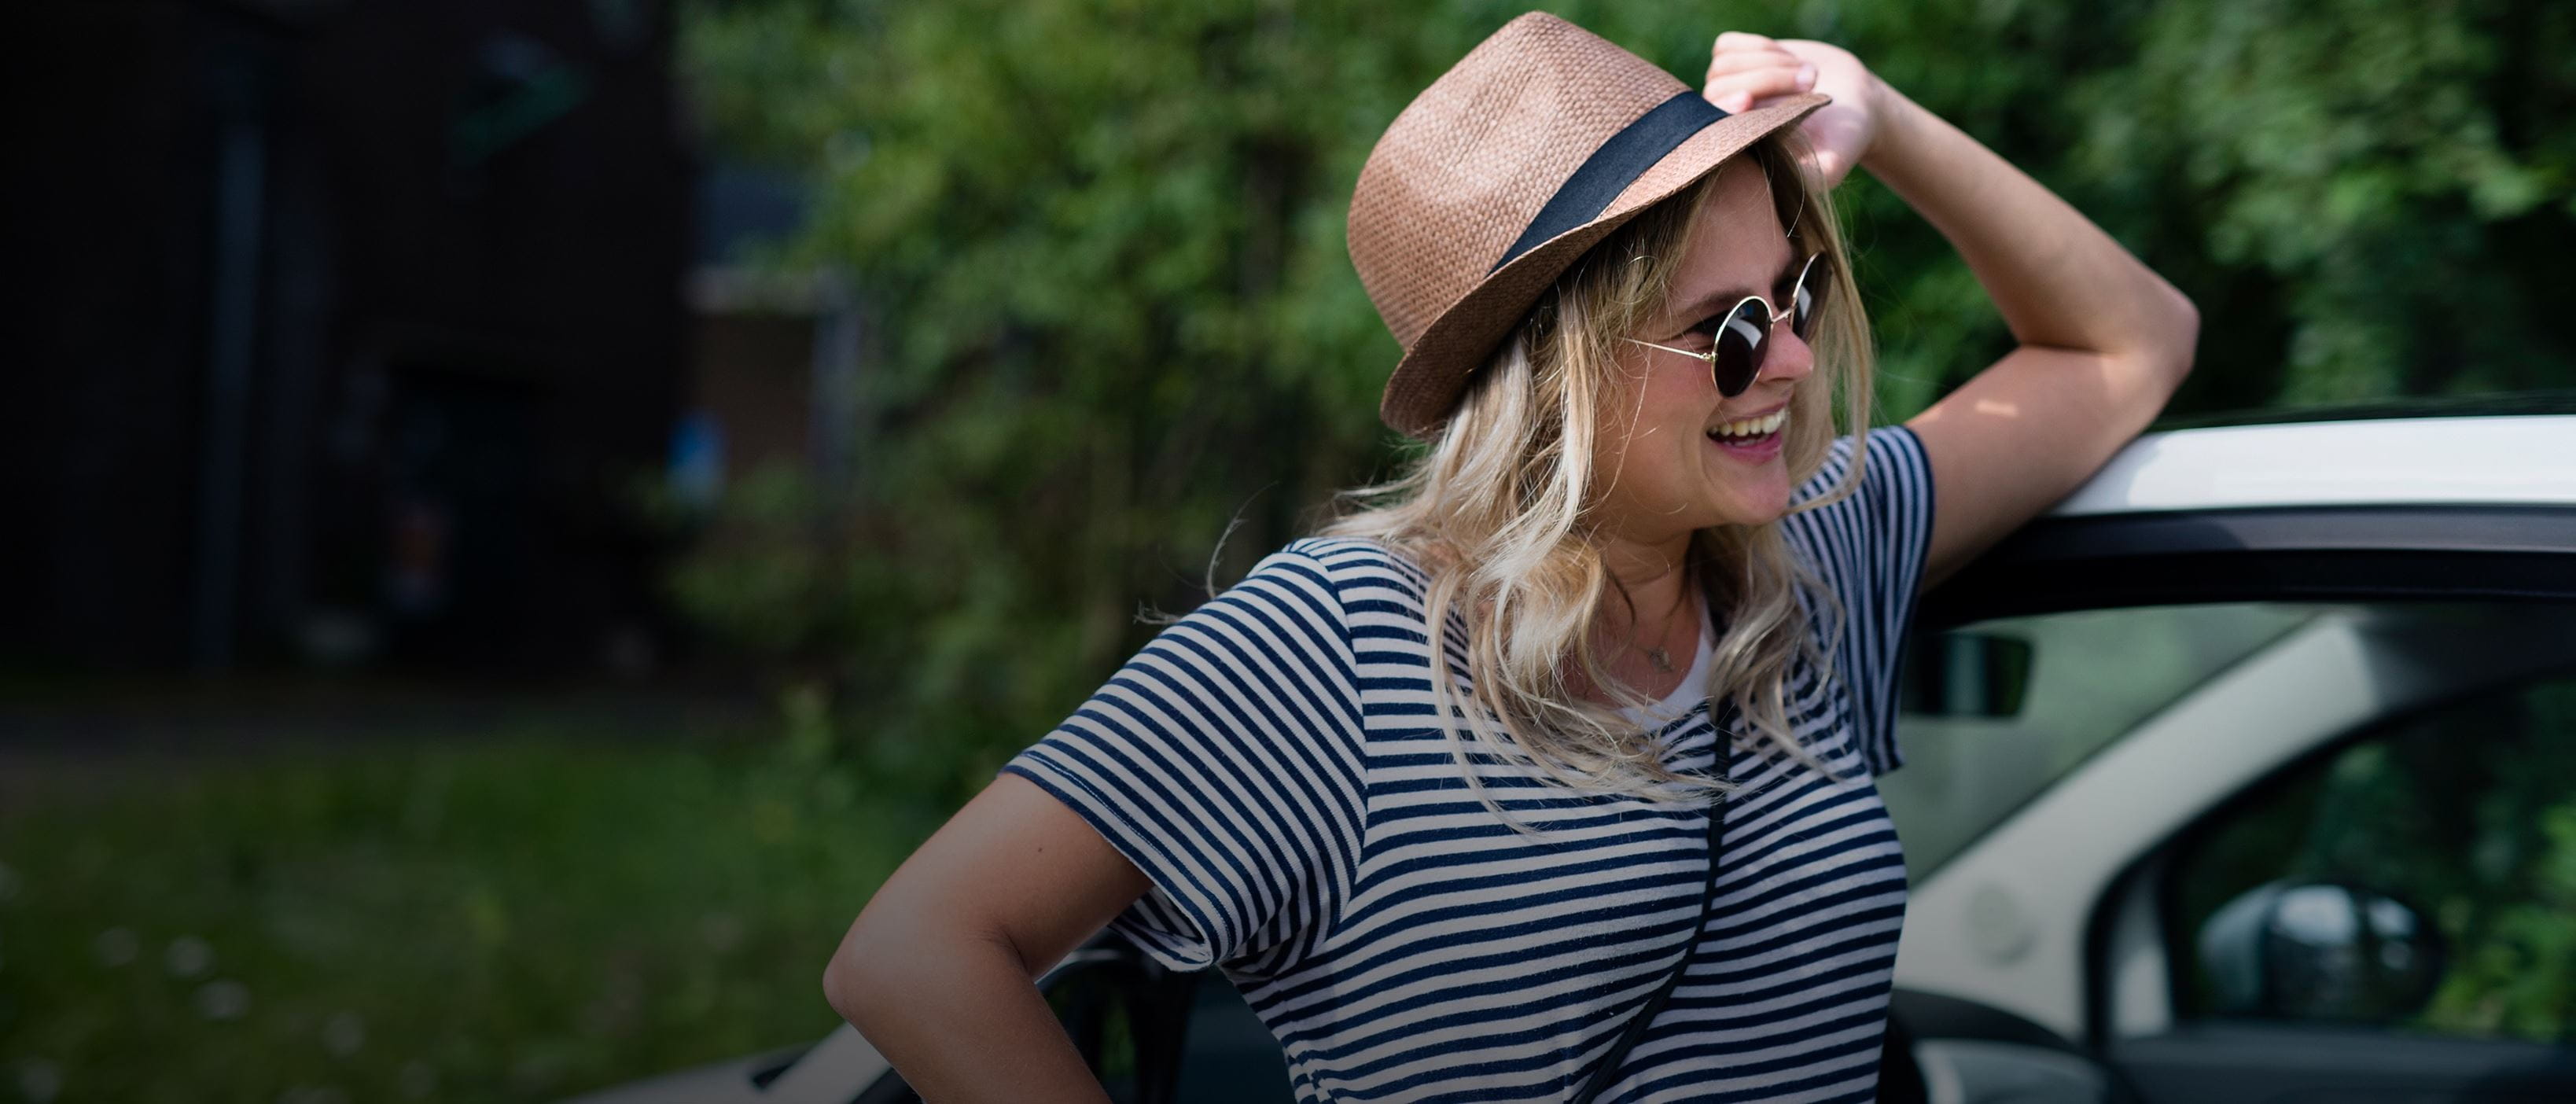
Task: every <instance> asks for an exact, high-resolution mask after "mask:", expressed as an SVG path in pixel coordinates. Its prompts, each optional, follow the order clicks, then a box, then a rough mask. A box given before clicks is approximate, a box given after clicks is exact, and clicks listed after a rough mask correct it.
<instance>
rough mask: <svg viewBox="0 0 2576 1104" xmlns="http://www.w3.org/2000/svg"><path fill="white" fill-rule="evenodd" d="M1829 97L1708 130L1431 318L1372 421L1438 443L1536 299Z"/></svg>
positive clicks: (1807, 98) (1799, 98)
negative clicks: (1615, 238)
mask: <svg viewBox="0 0 2576 1104" xmlns="http://www.w3.org/2000/svg"><path fill="white" fill-rule="evenodd" d="M1832 102H1833V97H1831V96H1827V95H1825V94H1823V93H1821V92H1807V93H1801V94H1799V95H1796V96H1791V97H1788V98H1786V99H1783V100H1781V101H1780V102H1778V103H1775V104H1770V105H1767V106H1764V107H1760V108H1756V109H1754V110H1751V111H1746V112H1742V113H1740V114H1735V115H1729V116H1727V117H1726V118H1723V119H1719V120H1718V121H1716V122H1714V123H1711V124H1709V125H1708V126H1707V127H1706V128H1704V129H1702V130H1700V131H1699V132H1698V133H1696V134H1693V135H1691V136H1690V137H1689V138H1686V139H1684V140H1683V141H1682V143H1681V144H1680V145H1678V146H1674V147H1673V149H1672V152H1670V153H1667V154H1665V155H1664V156H1663V158H1662V159H1661V160H1658V161H1656V162H1655V163H1654V164H1653V165H1652V166H1650V167H1648V168H1647V169H1646V171H1645V172H1643V173H1640V174H1638V176H1637V179H1636V180H1634V181H1631V182H1630V183H1629V184H1628V186H1627V187H1626V188H1625V189H1622V190H1621V191H1620V193H1619V195H1618V196H1617V197H1616V198H1614V199H1612V200H1611V201H1610V204H1609V206H1607V207H1604V208H1602V211H1601V214H1600V215H1598V216H1596V217H1594V218H1593V219H1592V221H1590V222H1586V223H1584V224H1582V225H1580V226H1577V227H1575V228H1573V229H1571V230H1567V231H1565V232H1564V233H1562V234H1558V235H1557V236H1555V237H1553V238H1549V239H1548V240H1546V241H1544V242H1541V243H1540V244H1538V245H1537V246H1535V247H1533V248H1531V249H1530V251H1529V252H1526V253H1523V254H1521V255H1520V256H1518V257H1515V258H1512V261H1511V263H1510V264H1507V265H1504V266H1503V267H1501V268H1499V269H1496V270H1495V271H1494V272H1492V273H1490V274H1488V275H1487V276H1486V277H1485V278H1484V280H1482V281H1481V282H1479V283H1478V284H1477V285H1476V286H1475V287H1473V288H1470V289H1468V291H1467V294H1465V295H1462V296H1459V297H1458V301H1457V302H1455V303H1451V304H1450V305H1449V306H1448V308H1447V309H1445V310H1443V311H1441V312H1440V315H1439V317H1437V318H1434V319H1432V321H1431V325H1429V326H1428V327H1425V328H1424V329H1423V331H1422V336H1421V337H1419V338H1417V339H1415V340H1414V342H1413V346H1412V347H1411V348H1409V349H1406V350H1405V352H1404V359H1403V360H1401V361H1398V362H1397V363H1396V366H1395V373H1394V374H1393V375H1391V376H1389V377H1388V378H1387V381H1386V393H1385V395H1384V396H1382V397H1381V398H1380V399H1379V400H1378V416H1379V417H1380V418H1382V419H1384V420H1385V422H1386V424H1387V425H1389V426H1391V427H1393V428H1394V429H1395V430H1396V431H1397V432H1400V433H1403V434H1404V435H1405V436H1408V437H1412V438H1415V439H1417V440H1429V439H1431V438H1433V437H1435V436H1437V435H1438V434H1439V432H1440V428H1441V427H1442V426H1443V425H1446V424H1447V423H1448V421H1449V415H1450V414H1451V412H1452V409H1453V408H1454V407H1455V406H1457V403H1458V397H1459V396H1460V395H1462V394H1464V393H1465V392H1466V389H1467V381H1468V379H1469V377H1471V376H1473V375H1474V374H1475V372H1476V371H1477V369H1479V368H1482V367H1483V366H1484V362H1485V360H1486V358H1488V357H1490V356H1491V355H1492V354H1493V351H1494V348H1495V347H1496V346H1498V345H1500V344H1502V341H1503V339H1504V338H1506V337H1509V336H1510V335H1511V332H1512V329H1513V328H1514V327H1516V326H1518V325H1520V322H1521V319H1522V318H1523V317H1524V316H1525V315H1527V314H1528V313H1529V309H1530V306H1531V305H1532V304H1534V303H1536V302H1538V297H1539V296H1540V295H1541V294H1542V293H1544V292H1545V291H1546V290H1547V289H1548V287H1549V286H1550V285H1552V284H1554V283H1555V282H1556V279H1557V277H1558V276H1561V275H1563V274H1564V272H1565V269H1566V267H1567V266H1569V265H1572V264H1573V263H1574V262H1575V260H1576V259H1577V258H1579V257H1581V256H1583V253H1584V251H1585V250H1588V249H1590V248H1592V247H1593V246H1595V245H1598V244H1600V243H1601V240H1602V239H1604V238H1607V237H1609V236H1610V234H1611V232H1613V231H1615V230H1617V229H1618V228H1619V227H1621V226H1623V225H1626V223H1627V221H1628V220H1629V219H1631V218H1634V217H1636V216H1637V215H1638V214H1639V213H1641V212H1643V211H1645V210H1646V209H1647V208H1649V207H1652V206H1654V205H1655V204H1657V203H1659V202H1662V201H1663V200H1665V199H1667V198H1670V197H1671V196H1672V195H1673V194H1674V193H1676V192H1679V191H1681V190H1682V189H1684V188H1688V187H1690V186H1691V185H1692V184H1694V183H1697V182H1698V181H1699V180H1700V179H1701V178H1702V177H1705V176H1707V175H1708V174H1709V173H1711V172H1714V171H1716V169H1717V167H1718V166H1720V165H1722V164H1725V163H1726V160H1727V159H1728V158H1730V157H1733V156H1735V155H1736V154H1738V153H1741V152H1743V151H1744V150H1745V149H1746V148H1747V147H1749V146H1751V145H1752V144H1753V143H1755V142H1757V141H1760V140H1761V139H1762V137H1763V136H1764V135H1767V134H1769V133H1771V132H1772V131H1775V130H1779V129H1780V128H1782V127H1786V126H1794V125H1796V124H1797V122H1798V121H1799V120H1801V119H1804V118H1806V117H1807V115H1808V114H1809V113H1811V112H1813V111H1815V110H1816V109H1817V108H1819V107H1823V106H1824V105H1826V104H1829V103H1832Z"/></svg>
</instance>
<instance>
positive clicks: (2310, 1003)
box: [2200, 881, 2447, 1023]
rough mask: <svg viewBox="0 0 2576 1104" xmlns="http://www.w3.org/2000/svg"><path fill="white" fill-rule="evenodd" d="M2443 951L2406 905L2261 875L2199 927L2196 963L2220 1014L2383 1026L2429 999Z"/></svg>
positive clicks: (2368, 893) (2354, 890) (2349, 889)
mask: <svg viewBox="0 0 2576 1104" xmlns="http://www.w3.org/2000/svg"><path fill="white" fill-rule="evenodd" d="M2446 958H2447V954H2446V952H2445V949H2444V947H2443V945H2442V938H2441V933H2440V932H2438V931H2436V930H2435V929H2434V927H2433V925H2432V923H2431V922H2429V921H2428V920H2426V919H2425V917H2424V915H2423V913H2422V912H2421V911H2420V910H2418V909H2416V908H2415V907H2414V906H2412V905H2409V904H2407V903H2406V902H2404V901H2401V900H2399V899H2397V898H2395V897H2392V896H2390V895H2388V894H2385V893H2381V892H2379V891H2377V890H2372V889H2365V888H2362V887H2359V886H2350V885H2342V884H2338V883H2334V882H2312V883H2307V884H2299V885H2293V884H2290V883H2287V882H2279V881H2274V882H2265V883H2264V884H2262V885H2259V886H2256V887H2254V888H2253V889H2251V890H2247V891H2246V892H2245V893H2243V894H2242V895H2239V896H2238V897H2237V898H2236V899H2235V900H2232V901H2229V902H2228V903H2227V904H2225V905H2223V906H2221V907H2220V908H2219V910H2218V911H2217V912H2215V913H2212V914H2211V915H2210V917H2209V920H2208V922H2207V923H2204V924H2202V925H2201V928H2200V964H2201V970H2202V971H2203V973H2204V975H2205V976H2206V977H2207V978H2208V979H2209V982H2210V986H2211V989H2212V990H2213V993H2214V995H2215V997H2216V1005H2217V1007H2216V1009H2215V1010H2216V1011H2218V1012H2220V1013H2222V1014H2228V1015H2242V1016H2263V1017H2277V1018H2286V1019H2296V1020H2327V1021H2348V1022H2364V1023H2385V1022H2388V1021H2391V1020H2395V1019H2398V1018H2401V1017H2404V1016H2408V1015H2411V1014H2413V1013H2415V1012H2416V1011H2418V1010H2420V1009H2422V1008H2423V1007H2424V1005H2425V1003H2426V1002H2427V1001H2430V1000H2431V999H2432V998H2433V990H2434V989H2435V987H2437V986H2439V985H2440V984H2441V981H2442V972H2443V970H2444V969H2445V967H2446V961H2445V960H2446Z"/></svg>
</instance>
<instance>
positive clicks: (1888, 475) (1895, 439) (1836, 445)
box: [1789, 425, 1931, 509]
mask: <svg viewBox="0 0 2576 1104" xmlns="http://www.w3.org/2000/svg"><path fill="white" fill-rule="evenodd" d="M1863 437H1866V438H1867V443H1866V445H1864V444H1863V441H1862V438H1863ZM1854 453H1861V454H1863V455H1862V460H1861V467H1862V470H1861V478H1860V484H1861V485H1860V487H1859V488H1858V490H1857V491H1856V492H1855V495H1854V497H1860V496H1861V495H1866V494H1871V493H1873V492H1881V491H1885V490H1887V489H1889V488H1891V487H1897V488H1902V489H1909V490H1910V489H1912V488H1914V487H1916V486H1917V485H1919V486H1921V487H1922V488H1924V489H1926V490H1928V489H1929V488H1930V485H1931V467H1930V465H1929V464H1928V463H1927V462H1926V459H1925V457H1924V453H1923V439H1922V438H1920V437H1917V436H1915V434H1914V430H1913V429H1911V428H1909V427H1907V426H1903V425H1886V426H1879V427H1877V428H1875V429H1872V430H1870V431H1869V432H1868V433H1867V434H1844V435H1843V436H1840V437H1836V438H1834V441H1833V444H1832V446H1831V447H1830V448H1828V449H1827V450H1826V452H1825V460H1824V463H1823V464H1822V465H1820V466H1818V467H1817V468H1816V471H1815V474H1813V475H1810V476H1808V477H1807V479H1806V481H1805V482H1803V483H1801V484H1799V485H1798V489H1797V490H1796V491H1794V492H1792V493H1791V494H1790V496H1789V504H1790V506H1791V507H1792V508H1795V507H1797V506H1799V505H1801V504H1804V503H1808V502H1812V501H1815V500H1816V499H1819V498H1823V497H1825V496H1827V495H1830V494H1832V493H1833V491H1834V488H1836V487H1837V486H1840V485H1841V484H1842V482H1843V480H1844V478H1845V477H1846V476H1848V475H1849V474H1850V472H1851V465H1852V456H1853V454H1854ZM1844 501H1849V500H1844ZM1839 504H1840V503H1826V504H1824V505H1820V506H1817V507H1816V509H1826V508H1828V507H1831V506H1834V505H1839Z"/></svg>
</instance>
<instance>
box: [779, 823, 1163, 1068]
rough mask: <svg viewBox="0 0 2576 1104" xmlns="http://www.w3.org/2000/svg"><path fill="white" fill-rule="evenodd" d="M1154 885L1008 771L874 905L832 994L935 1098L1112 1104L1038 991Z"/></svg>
mask: <svg viewBox="0 0 2576 1104" xmlns="http://www.w3.org/2000/svg"><path fill="white" fill-rule="evenodd" d="M1148 888H1149V883H1148V882H1147V881H1146V879H1145V876H1144V874H1142V873H1141V872H1139V871H1138V870H1137V869H1136V867H1135V865H1134V864H1132V863H1130V862H1128V861H1127V859H1126V857H1125V856H1122V855H1120V854H1119V853H1118V852H1117V850H1116V849H1114V848H1112V847H1110V846H1109V843H1108V841H1106V840H1104V839H1102V838H1101V837H1100V834H1099V833H1098V832H1096V831H1094V830H1093V829H1092V827H1091V825H1090V824H1089V823H1088V822H1086V821H1084V820H1083V819H1082V817H1081V816H1080V815H1078V814H1076V813H1075V812H1074V811H1073V810H1071V809H1068V808H1066V807H1065V806H1064V805H1063V803H1061V802H1059V801H1057V800H1056V799H1055V798H1054V797H1053V796H1051V795H1049V794H1048V793H1047V792H1046V791H1045V790H1042V789H1039V788H1038V787H1037V786H1036V785H1035V784H1033V783H1031V782H1029V781H1028V780H1027V779H1025V778H1020V777H1018V776H1016V775H1009V774H1005V775H1002V776H1000V777H998V778H996V779H994V781H993V783H992V784H991V785H989V786H986V787H985V788H984V792H982V793H981V794H978V795H976V797H975V799H974V800H973V801H970V802H967V803H966V807H965V808H963V809H960V810H958V811H957V815H956V816H954V817H951V818H949V821H948V823H947V824H946V825H944V826H942V827H941V828H940V829H939V831H938V832H937V833H936V834H934V835H932V836H931V837H930V839H929V840H928V841H926V842H924V843H923V844H922V845H921V848H920V850H917V851H915V852H913V854H912V857H911V858H909V859H906V860H904V864H903V866H902V867H901V868H899V869H897V870H896V871H895V872H894V876H893V877H891V878H888V879H887V880H886V884H885V886H884V888H882V889H880V890H878V891H877V893H876V896H874V897H872V898H870V899H869V901H868V903H867V906H866V907H865V908H863V909H861V910H860V912H859V916H858V919H857V920H856V921H855V922H853V923H852V924H851V925H850V930H849V933H848V934H847V935H844V936H843V937H842V939H841V946H840V949H839V950H838V951H836V952H834V954H833V956H832V961H831V963H830V965H828V966H827V967H825V969H824V971H823V992H824V995H825V996H826V997H827V998H828V999H829V1000H830V1001H831V1003H832V1008H833V1010H834V1011H837V1012H839V1013H840V1014H841V1016H842V1018H843V1019H846V1020H848V1021H850V1024H851V1025H852V1026H854V1027H856V1028H858V1029H859V1033H860V1034H861V1035H864V1036H866V1037H867V1040H868V1042H869V1043H871V1044H873V1045H874V1046H875V1047H876V1048H877V1050H878V1052H879V1053H882V1054H884V1055H885V1056H886V1058H887V1060H888V1061H891V1062H893V1063H894V1067H895V1069H896V1070H897V1071H898V1072H900V1073H902V1074H903V1077H904V1080H905V1081H906V1082H907V1083H909V1084H910V1085H911V1086H912V1087H913V1090H914V1091H915V1092H918V1093H919V1094H921V1098H922V1099H923V1100H925V1101H932V1102H935V1104H947V1102H949V1101H1031V1100H1046V1101H1059V1100H1067V1101H1073V1100H1078V1101H1098V1102H1102V1104H1106V1102H1107V1101H1108V1099H1109V1097H1108V1095H1107V1094H1106V1093H1105V1092H1103V1091H1102V1089H1101V1087H1100V1083H1099V1082H1098V1081H1097V1080H1095V1079H1094V1078H1093V1077H1092V1075H1091V1071H1090V1070H1089V1069H1088V1068H1087V1067H1086V1066H1084V1064H1083V1061H1082V1057H1081V1055H1080V1054H1078V1053H1077V1052H1076V1051H1075V1050H1074V1047H1073V1041H1072V1040H1071V1039H1070V1038H1069V1037H1067V1036H1066V1034H1065V1032H1064V1028H1063V1026H1062V1025H1060V1024H1058V1023H1057V1022H1056V1019H1055V1013H1054V1012H1053V1010H1051V1009H1050V1008H1048V1007H1047V1003H1046V1001H1045V999H1044V998H1043V997H1042V996H1041V995H1040V994H1039V993H1038V990H1037V986H1036V985H1035V983H1034V982H1035V979H1036V978H1037V976H1038V975H1039V974H1041V973H1044V972H1045V971H1046V970H1047V969H1048V968H1049V967H1052V966H1054V965H1055V964H1056V963H1057V962H1058V961H1061V960H1062V959H1063V958H1064V956H1065V955H1067V954H1069V953H1071V952H1072V951H1073V949H1074V948H1075V947H1078V946H1080V945H1081V944H1082V942H1083V941H1084V940H1086V939H1088V938H1090V937H1091V936H1092V934H1093V933H1096V932H1098V931H1099V930H1100V929H1101V928H1102V927H1103V926H1105V925H1107V924H1108V923H1109V921H1111V920H1112V919H1115V918H1116V917H1117V915H1118V914H1119V912H1121V911H1122V910H1124V909H1125V908H1126V907H1127V906H1128V905H1129V904H1130V903H1132V902H1134V901H1135V900H1136V898H1138V897H1140V896H1142V895H1144V893H1145V891H1146V890H1147V889H1148Z"/></svg>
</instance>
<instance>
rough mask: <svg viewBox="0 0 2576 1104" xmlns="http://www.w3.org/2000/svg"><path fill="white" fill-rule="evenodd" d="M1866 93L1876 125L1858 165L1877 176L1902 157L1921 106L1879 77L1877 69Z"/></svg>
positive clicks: (1912, 135)
mask: <svg viewBox="0 0 2576 1104" xmlns="http://www.w3.org/2000/svg"><path fill="white" fill-rule="evenodd" d="M1868 96H1869V114H1870V118H1871V119H1872V120H1873V121H1875V122H1876V123H1877V126H1876V127H1875V129H1874V132H1873V133H1872V134H1871V135H1870V141H1869V148H1868V149H1866V150H1863V151H1861V155H1860V167H1862V168H1864V169H1868V170H1869V171H1870V175H1872V176H1880V175H1884V172H1885V168H1886V166H1887V165H1889V164H1890V163H1892V162H1895V161H1900V160H1903V159H1904V157H1905V149H1906V147H1907V146H1909V145H1911V144H1912V138H1913V137H1914V132H1915V130H1916V129H1917V127H1916V124H1917V123H1919V122H1920V121H1921V119H1922V116H1923V106H1922V105H1921V104H1918V103H1915V102H1914V101H1913V100H1911V99H1908V98H1907V97H1906V95H1905V93H1903V92H1899V91H1897V90H1896V86H1895V85H1892V84H1889V83H1887V82H1886V81H1884V80H1881V79H1879V77H1878V74H1876V73H1872V74H1870V77H1869V93H1868Z"/></svg>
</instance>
